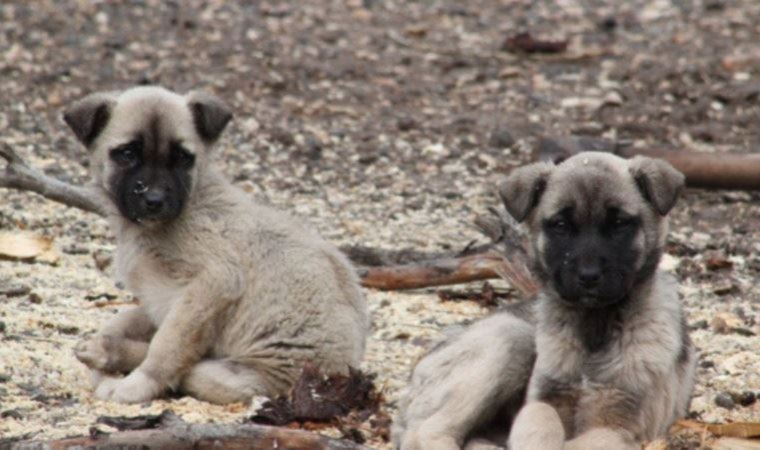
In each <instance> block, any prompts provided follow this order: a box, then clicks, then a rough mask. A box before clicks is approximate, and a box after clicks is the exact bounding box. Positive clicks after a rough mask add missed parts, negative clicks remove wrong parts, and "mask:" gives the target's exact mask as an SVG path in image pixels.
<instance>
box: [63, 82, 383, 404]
mask: <svg viewBox="0 0 760 450" xmlns="http://www.w3.org/2000/svg"><path fill="white" fill-rule="evenodd" d="M106 98H108V99H109V100H108V101H110V102H111V103H110V106H109V108H110V117H109V120H108V123H107V125H106V126H105V128H104V129H103V130H102V132H101V133H100V134H99V135H98V137H97V138H96V139H95V140H94V141H93V142H92V143H91V145H90V148H91V150H92V156H91V161H92V164H91V168H92V171H93V180H94V183H95V184H96V185H97V186H98V187H99V188H101V189H102V191H103V192H104V194H105V196H106V197H111V198H112V197H113V195H114V193H113V192H110V184H109V179H110V177H111V174H112V167H111V163H110V162H109V158H108V151H109V149H111V148H113V147H115V146H118V145H120V144H122V143H124V142H125V141H128V140H129V139H131V136H132V135H134V133H135V132H136V131H139V130H141V129H142V128H143V127H146V126H150V124H149V123H148V122H147V121H148V120H150V119H151V118H155V117H158V118H159V119H160V120H159V123H160V133H159V134H160V136H161V138H162V139H168V138H171V139H177V140H181V141H182V142H183V143H184V145H185V147H186V148H188V150H189V151H191V152H192V153H193V154H194V155H195V157H196V164H195V166H194V168H193V172H192V180H193V183H192V186H191V191H190V194H189V196H188V199H187V203H186V205H185V207H184V209H183V211H182V213H181V214H180V216H179V217H178V218H177V219H174V220H173V221H171V222H169V223H165V224H160V225H155V224H138V223H134V222H132V221H129V220H127V219H125V218H124V217H122V216H121V215H120V214H119V213H118V212H117V210H116V209H115V208H114V210H113V212H112V213H111V214H110V217H109V221H110V224H111V227H112V230H113V231H114V233H115V235H116V238H117V244H118V247H117V253H116V258H115V269H116V274H117V277H118V279H119V281H121V282H123V283H124V285H125V286H126V288H127V289H129V290H131V291H132V292H133V293H134V294H135V297H137V298H138V299H139V300H140V306H138V307H137V308H134V309H129V310H126V311H123V312H121V313H120V314H119V315H118V316H117V318H116V319H115V320H114V321H112V322H111V323H109V324H108V325H106V326H105V327H104V328H103V330H101V331H100V333H99V334H98V335H96V336H95V337H94V338H92V339H91V340H90V341H87V342H84V343H82V344H81V345H80V347H79V349H78V352H77V355H78V356H79V358H80V359H81V360H82V362H84V363H85V364H87V365H88V366H89V367H90V368H92V369H93V370H97V371H108V372H115V371H121V372H125V373H127V372H130V371H131V373H129V375H128V376H126V377H125V378H113V377H106V378H105V379H103V380H102V381H101V382H100V383H99V385H98V386H97V388H96V395H98V396H99V397H100V398H103V399H110V400H115V401H120V402H142V401H146V400H150V399H152V398H154V397H156V396H159V395H161V394H162V393H163V392H164V390H166V389H167V388H180V389H182V390H183V391H185V392H189V393H191V394H192V395H195V396H196V397H199V398H202V399H204V400H208V401H211V402H217V403H227V402H233V401H246V400H248V399H250V397H251V396H253V395H270V396H272V395H277V394H281V393H283V392H285V391H286V390H287V389H288V388H289V387H290V385H291V384H292V382H293V381H294V379H295V377H296V376H297V374H298V372H299V370H300V368H301V367H302V366H303V365H304V363H306V362H307V361H313V362H315V363H317V364H319V365H320V366H321V367H322V368H323V369H324V370H325V371H328V372H345V371H346V370H347V368H348V366H357V365H358V364H359V362H360V361H361V358H362V355H363V352H364V341H365V337H366V335H367V332H368V317H367V309H366V305H365V302H364V299H363V295H362V293H361V290H360V287H359V283H358V279H357V277H356V275H355V273H354V270H353V269H352V267H351V265H350V263H349V262H348V261H347V260H346V258H345V257H344V256H343V255H342V254H341V253H340V252H339V251H338V250H337V249H336V248H335V247H334V246H333V245H331V244H329V243H327V242H326V241H324V240H323V239H322V238H321V237H319V236H318V235H317V234H316V233H314V232H312V231H311V230H309V229H307V228H305V227H303V226H301V225H300V224H299V223H297V222H296V221H294V220H293V219H291V218H290V217H289V216H288V215H286V214H284V213H281V212H279V211H276V210H274V209H272V208H270V207H267V206H264V205H260V204H257V203H255V202H253V201H252V200H251V199H250V198H249V197H248V196H247V195H245V194H244V193H243V192H242V191H240V190H238V189H237V188H235V187H233V186H232V185H231V184H230V183H229V182H227V181H226V180H225V179H224V178H223V177H222V176H221V175H220V174H219V173H218V172H217V171H216V169H214V167H213V164H212V163H211V161H210V159H211V156H210V142H206V140H204V139H203V138H202V137H201V136H200V135H199V132H197V131H196V124H195V123H194V121H193V115H192V112H191V110H190V108H189V107H188V104H189V102H192V101H204V99H205V100H208V98H209V97H208V96H198V95H197V94H191V95H188V96H180V95H178V94H175V93H172V92H170V91H167V90H164V89H161V88H156V87H144V88H134V89H130V90H128V91H126V92H124V93H122V94H120V95H115V94H109V95H108V96H106ZM220 105H221V103H220V102H219V103H217V104H216V105H213V106H215V107H220ZM75 106H78V105H75ZM67 121H68V120H67ZM222 126H223V124H222ZM104 343H105V345H104ZM141 349H142V351H143V354H142V355H140V354H139V353H140V350H141Z"/></svg>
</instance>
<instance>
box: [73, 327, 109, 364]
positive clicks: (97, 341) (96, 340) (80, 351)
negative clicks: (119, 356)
mask: <svg viewBox="0 0 760 450" xmlns="http://www.w3.org/2000/svg"><path fill="white" fill-rule="evenodd" d="M114 339H115V338H114V337H113V336H102V335H96V336H93V337H91V338H90V339H87V340H84V341H81V342H80V343H79V344H77V346H76V347H75V348H74V355H75V356H76V357H77V359H78V360H79V361H81V362H82V363H83V364H84V365H86V366H87V367H89V368H90V369H97V370H103V371H108V370H109V365H110V362H111V361H110V357H109V356H110V354H111V353H112V350H113V348H112V347H113V344H114V343H113V340H114Z"/></svg>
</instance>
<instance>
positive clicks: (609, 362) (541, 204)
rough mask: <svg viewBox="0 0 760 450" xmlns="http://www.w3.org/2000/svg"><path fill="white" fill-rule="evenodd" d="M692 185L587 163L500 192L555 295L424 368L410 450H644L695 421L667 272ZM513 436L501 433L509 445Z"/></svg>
mask: <svg viewBox="0 0 760 450" xmlns="http://www.w3.org/2000/svg"><path fill="white" fill-rule="evenodd" d="M683 183H684V178H683V175H681V174H680V173H679V172H678V171H676V170H675V169H673V168H672V167H671V166H670V165H669V164H667V163H666V162H664V161H661V160H655V159H650V158H643V157H637V158H634V159H631V160H624V159H622V158H619V157H617V156H613V155H610V154H604V153H595V152H586V153H581V154H578V155H576V156H574V157H572V158H569V159H568V160H566V161H564V162H563V163H561V164H560V165H558V166H554V165H551V164H547V163H537V164H532V165H529V166H525V167H522V168H520V169H518V170H516V171H515V172H513V173H512V174H511V175H510V176H509V177H508V179H507V180H506V181H505V182H504V183H503V184H502V186H501V187H500V195H501V198H502V200H503V201H504V205H505V206H506V208H507V211H508V212H509V213H510V214H511V215H512V216H513V217H514V218H515V219H516V220H517V221H519V222H524V223H525V225H526V226H527V228H528V231H529V233H530V238H531V239H530V241H531V245H530V249H529V257H530V260H531V263H532V266H533V267H532V268H533V272H534V274H535V275H536V277H537V278H538V279H539V281H540V282H541V283H542V286H543V290H542V292H541V293H540V295H539V296H538V298H537V299H536V300H535V301H533V302H531V303H529V304H525V303H524V304H518V305H514V306H512V307H510V308H508V309H507V310H506V311H503V312H500V313H497V314H494V315H493V316H491V317H488V318H486V319H484V320H481V321H479V322H477V323H475V324H474V325H473V326H471V327H470V328H469V329H467V330H466V331H464V332H462V333H461V334H459V335H458V336H455V337H453V338H450V339H449V340H448V341H447V342H445V343H444V344H442V345H440V346H438V347H437V348H436V349H434V350H433V351H432V352H431V353H430V354H428V355H427V356H426V357H425V358H424V359H422V360H421V361H420V363H419V364H418V365H417V366H416V367H415V369H414V371H413V374H412V378H411V382H410V385H409V386H408V388H407V389H406V391H405V393H404V394H403V396H402V400H401V403H400V413H399V418H398V420H397V421H396V423H395V426H394V430H393V434H394V440H395V442H396V444H397V446H399V447H400V448H401V449H403V450H416V449H436V450H449V449H451V450H454V449H460V448H462V447H463V446H464V447H465V448H468V449H469V448H472V449H474V448H494V447H493V446H492V445H490V446H489V444H487V442H486V441H484V440H482V439H480V437H482V436H490V437H491V441H492V442H493V440H494V439H495V440H497V442H498V444H499V448H503V445H504V444H505V440H507V439H508V445H509V448H510V449H511V450H561V449H578V450H580V449H584V450H589V449H591V450H593V449H598V450H602V449H605V450H610V449H615V450H618V449H638V448H639V443H640V442H641V441H644V440H651V439H654V438H656V437H657V436H660V435H662V434H664V433H665V432H666V431H667V430H668V427H669V426H670V425H671V424H672V423H673V422H674V421H675V420H676V419H677V418H678V417H680V416H682V415H683V414H685V413H686V411H687V409H688V405H689V400H690V396H691V391H692V388H693V384H694V368H695V363H696V356H695V350H694V347H693V345H692V343H691V341H690V339H689V336H688V334H687V328H686V325H685V321H684V316H683V313H682V311H681V306H680V304H679V301H678V295H677V291H676V286H675V283H674V281H673V280H672V279H671V277H670V276H668V275H667V274H665V273H662V272H659V271H658V270H657V266H658V264H659V261H660V257H661V254H662V248H663V246H664V244H665V239H666V236H667V231H668V225H667V220H666V215H667V213H668V212H669V211H670V209H671V208H672V207H673V205H674V204H675V202H676V199H677V198H678V195H679V192H680V190H681V188H682V186H683ZM499 432H500V433H499Z"/></svg>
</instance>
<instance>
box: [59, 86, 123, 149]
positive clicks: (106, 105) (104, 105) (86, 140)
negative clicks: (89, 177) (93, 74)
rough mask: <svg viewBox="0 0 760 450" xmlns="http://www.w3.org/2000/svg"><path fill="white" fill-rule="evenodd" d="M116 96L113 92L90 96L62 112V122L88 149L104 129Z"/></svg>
mask: <svg viewBox="0 0 760 450" xmlns="http://www.w3.org/2000/svg"><path fill="white" fill-rule="evenodd" d="M117 95H118V94H117V93H115V92H97V93H95V94H90V95H88V96H87V97H84V98H82V99H80V100H77V101H76V102H74V104H72V105H71V106H69V107H68V108H66V110H64V111H63V121H64V122H66V125H68V126H69V128H71V130H72V131H73V132H74V134H75V135H76V137H77V139H79V141H80V142H81V143H82V144H84V145H85V146H86V147H90V145H92V143H93V142H94V141H95V138H97V137H98V136H99V135H100V133H101V131H103V129H104V128H105V127H106V124H107V123H108V119H109V118H110V117H111V108H112V107H113V105H114V104H116V97H117Z"/></svg>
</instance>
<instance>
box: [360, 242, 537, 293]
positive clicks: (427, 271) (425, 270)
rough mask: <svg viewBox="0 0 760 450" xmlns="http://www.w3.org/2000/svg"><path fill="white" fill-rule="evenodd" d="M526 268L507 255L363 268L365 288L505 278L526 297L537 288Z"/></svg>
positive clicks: (394, 287)
mask: <svg viewBox="0 0 760 450" xmlns="http://www.w3.org/2000/svg"><path fill="white" fill-rule="evenodd" d="M523 267H524V266H523V265H518V264H513V263H512V262H511V261H509V260H508V259H507V258H505V257H504V256H502V255H500V254H498V253H495V252H487V253H480V254H476V255H470V256H464V257H461V258H439V259H433V260H427V261H420V262H418V263H412V264H405V265H400V266H384V267H368V268H364V269H360V276H361V278H362V285H364V287H369V288H374V289H383V290H400V289H417V288H423V287H430V286H442V285H448V284H458V283H466V282H470V281H479V280H488V279H493V278H504V279H507V280H509V281H510V282H511V283H512V285H513V286H514V287H515V288H516V289H518V290H519V291H520V292H521V293H522V294H523V296H526V297H529V296H531V295H533V294H535V293H536V292H537V291H538V289H537V287H536V284H535V281H534V280H533V279H532V277H531V276H530V274H529V272H528V271H527V269H524V268H523Z"/></svg>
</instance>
